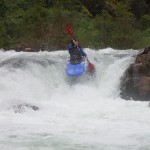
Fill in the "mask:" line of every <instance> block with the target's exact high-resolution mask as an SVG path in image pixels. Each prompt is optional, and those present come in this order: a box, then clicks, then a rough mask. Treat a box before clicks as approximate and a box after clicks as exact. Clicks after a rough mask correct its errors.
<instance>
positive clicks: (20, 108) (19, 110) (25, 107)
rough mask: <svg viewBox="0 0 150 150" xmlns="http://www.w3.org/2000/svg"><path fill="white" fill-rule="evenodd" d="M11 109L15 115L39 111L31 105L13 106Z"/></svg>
mask: <svg viewBox="0 0 150 150" xmlns="http://www.w3.org/2000/svg"><path fill="white" fill-rule="evenodd" d="M13 109H14V112H15V113H23V112H25V111H27V110H33V111H37V110H39V107H37V106H34V105H31V104H19V105H14V106H13Z"/></svg>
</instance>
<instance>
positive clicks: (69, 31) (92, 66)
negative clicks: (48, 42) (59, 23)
mask: <svg viewBox="0 0 150 150" xmlns="http://www.w3.org/2000/svg"><path fill="white" fill-rule="evenodd" d="M66 30H67V32H68V34H69V35H70V36H71V37H72V39H74V35H73V32H72V29H71V27H70V26H69V25H68V24H67V25H66ZM87 61H88V63H89V65H88V67H89V70H90V71H91V72H95V66H94V64H92V63H91V62H90V61H89V59H88V58H87Z"/></svg>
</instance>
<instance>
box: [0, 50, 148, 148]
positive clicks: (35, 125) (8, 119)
mask: <svg viewBox="0 0 150 150" xmlns="http://www.w3.org/2000/svg"><path fill="white" fill-rule="evenodd" d="M85 52H86V53H87V54H88V56H89V60H90V61H91V62H92V63H94V64H95V67H96V74H95V77H94V78H90V77H89V78H85V79H83V81H84V82H82V81H79V82H76V83H74V84H70V83H69V82H70V80H68V77H67V76H66V73H65V65H66V59H67V57H68V53H67V52H65V51H57V52H38V53H25V52H18V53H17V52H14V51H9V52H3V51H2V50H1V51H0V150H13V149H14V150H150V107H149V106H148V102H139V101H125V100H123V99H121V98H120V96H119V84H120V78H121V77H122V76H123V73H124V71H125V70H126V68H127V67H128V66H129V65H130V64H131V63H133V62H134V60H135V55H136V54H137V53H138V51H135V50H125V51H123V50H113V49H110V48H108V49H103V50H99V51H95V50H90V49H85ZM31 106H35V107H36V108H38V109H37V110H36V111H34V110H33V108H32V107H31Z"/></svg>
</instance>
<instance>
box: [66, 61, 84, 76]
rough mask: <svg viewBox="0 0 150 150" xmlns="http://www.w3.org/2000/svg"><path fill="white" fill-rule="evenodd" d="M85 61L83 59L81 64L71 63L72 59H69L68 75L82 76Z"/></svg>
mask: <svg viewBox="0 0 150 150" xmlns="http://www.w3.org/2000/svg"><path fill="white" fill-rule="evenodd" d="M85 68H86V67H85V62H84V61H82V62H81V63H79V64H71V63H70V61H67V65H66V74H67V75H68V76H74V77H78V76H81V75H82V74H83V73H84V72H85V70H86V69H85Z"/></svg>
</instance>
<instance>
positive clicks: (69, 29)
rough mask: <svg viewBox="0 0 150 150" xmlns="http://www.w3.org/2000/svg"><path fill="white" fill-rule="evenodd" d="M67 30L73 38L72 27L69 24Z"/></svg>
mask: <svg viewBox="0 0 150 150" xmlns="http://www.w3.org/2000/svg"><path fill="white" fill-rule="evenodd" d="M66 30H67V32H68V34H69V35H70V36H71V37H73V32H72V29H71V27H70V26H69V25H68V24H67V25H66Z"/></svg>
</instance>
